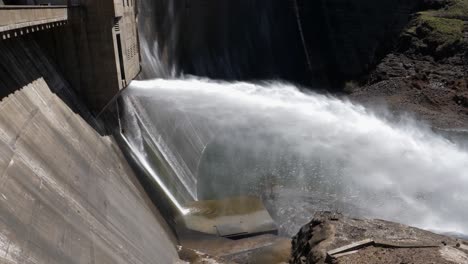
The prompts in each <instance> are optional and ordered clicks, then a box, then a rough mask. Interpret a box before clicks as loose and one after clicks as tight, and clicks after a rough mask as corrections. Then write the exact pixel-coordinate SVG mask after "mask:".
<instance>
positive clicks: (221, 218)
mask: <svg viewBox="0 0 468 264" xmlns="http://www.w3.org/2000/svg"><path fill="white" fill-rule="evenodd" d="M185 208H186V209H188V210H189V213H187V214H185V215H184V216H183V219H181V222H183V224H184V226H185V227H186V228H188V229H190V230H193V231H198V232H202V233H205V234H211V235H217V236H220V237H229V238H236V237H248V236H254V235H258V234H266V233H268V234H276V233H277V228H276V225H275V222H274V221H273V219H272V218H271V216H270V214H269V213H268V211H267V210H266V209H265V207H264V206H263V203H262V201H261V200H260V199H258V198H256V197H247V196H243V197H234V198H227V199H222V200H207V201H195V202H190V203H189V204H187V205H186V206H185Z"/></svg>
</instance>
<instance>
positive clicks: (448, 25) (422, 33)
mask: <svg viewBox="0 0 468 264" xmlns="http://www.w3.org/2000/svg"><path fill="white" fill-rule="evenodd" d="M466 17H468V0H452V1H451V3H450V4H449V5H448V6H447V7H445V8H443V9H439V10H429V11H424V12H419V13H418V16H417V17H416V18H415V19H414V20H413V22H412V24H411V26H410V27H409V28H408V29H407V30H406V31H405V34H407V35H411V36H413V37H416V38H417V39H419V41H415V43H416V45H417V46H419V47H420V48H428V49H429V50H430V51H434V52H435V53H436V54H441V53H442V54H443V53H445V52H446V51H447V50H454V49H455V48H456V46H457V45H458V44H459V43H461V42H462V40H463V27H464V22H463V19H464V18H466Z"/></svg>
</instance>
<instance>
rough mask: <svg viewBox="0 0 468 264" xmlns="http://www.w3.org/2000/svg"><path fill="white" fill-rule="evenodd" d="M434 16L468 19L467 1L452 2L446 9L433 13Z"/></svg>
mask: <svg viewBox="0 0 468 264" xmlns="http://www.w3.org/2000/svg"><path fill="white" fill-rule="evenodd" d="M435 15H436V16H441V17H445V18H458V19H461V18H468V0H452V1H451V3H450V4H449V6H448V7H447V9H445V10H438V11H435Z"/></svg>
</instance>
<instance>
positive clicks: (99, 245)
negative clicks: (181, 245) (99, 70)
mask: <svg viewBox="0 0 468 264" xmlns="http://www.w3.org/2000/svg"><path fill="white" fill-rule="evenodd" d="M0 62H1V63H0V85H1V89H0V91H1V97H2V99H1V102H0V113H1V114H0V262H1V263H172V262H173V261H174V260H175V259H177V252H176V249H175V246H174V241H175V238H174V237H173V236H172V235H171V233H170V232H169V231H168V227H167V225H166V224H165V222H164V220H162V218H161V216H160V214H159V212H158V210H157V209H156V208H155V207H154V205H153V204H152V203H151V202H150V201H149V199H148V197H147V196H146V194H145V192H144V191H143V190H142V186H141V185H140V184H139V183H138V181H137V180H136V177H135V174H134V173H133V172H132V170H131V169H130V167H129V165H128V164H127V162H126V160H125V159H124V156H123V154H122V153H121V151H120V150H119V148H118V146H117V145H116V143H115V141H114V140H113V138H112V137H110V136H103V135H101V134H100V133H98V131H100V129H99V127H100V126H99V123H98V122H97V121H96V120H95V119H94V118H93V117H92V116H91V115H90V113H89V112H88V110H87V108H86V107H85V106H84V105H83V104H81V103H80V101H79V100H78V98H77V96H76V95H75V94H74V92H73V91H72V89H71V88H70V86H69V85H68V84H67V82H66V81H65V80H64V79H63V78H62V76H61V74H60V73H59V72H58V70H57V69H56V68H55V67H54V64H53V63H52V62H51V61H50V59H49V58H48V57H47V56H46V55H45V53H44V52H43V51H42V50H41V48H40V47H39V45H38V44H37V43H36V42H35V40H34V38H32V37H21V38H14V39H10V40H5V41H1V42H0Z"/></svg>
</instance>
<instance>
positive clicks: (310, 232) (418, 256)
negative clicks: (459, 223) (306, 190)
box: [289, 212, 468, 264]
mask: <svg viewBox="0 0 468 264" xmlns="http://www.w3.org/2000/svg"><path fill="white" fill-rule="evenodd" d="M353 243H355V244H353ZM353 245H354V247H352V246H353ZM467 245H468V244H467V242H466V241H460V240H457V239H454V238H451V237H446V236H442V235H437V234H434V233H431V232H427V231H423V230H421V229H417V228H413V227H409V226H405V225H402V224H397V223H392V222H388V221H384V220H367V219H364V220H359V219H353V218H349V217H344V216H342V215H339V214H334V213H330V212H321V213H317V214H316V215H315V217H314V219H313V220H312V221H311V222H310V223H309V224H307V225H305V226H304V227H303V228H301V230H300V231H299V233H298V234H297V235H296V236H295V237H294V238H293V241H292V256H291V259H290V262H289V263H291V264H305V263H362V264H365V263H414V264H418V263H420V264H423V263H447V264H448V263H468V246H467Z"/></svg>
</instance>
